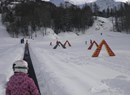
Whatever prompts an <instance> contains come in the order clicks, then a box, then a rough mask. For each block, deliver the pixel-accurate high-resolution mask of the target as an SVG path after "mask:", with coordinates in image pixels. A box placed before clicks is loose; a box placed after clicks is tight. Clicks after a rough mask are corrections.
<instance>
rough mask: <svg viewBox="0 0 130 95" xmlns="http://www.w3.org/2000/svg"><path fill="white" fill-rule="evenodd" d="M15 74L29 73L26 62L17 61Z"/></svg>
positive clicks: (14, 68) (14, 66)
mask: <svg viewBox="0 0 130 95" xmlns="http://www.w3.org/2000/svg"><path fill="white" fill-rule="evenodd" d="M13 70H14V72H23V73H28V63H27V62H26V61H25V60H17V61H15V62H14V64H13Z"/></svg>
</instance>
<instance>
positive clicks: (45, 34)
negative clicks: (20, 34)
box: [33, 28, 59, 40]
mask: <svg viewBox="0 0 130 95" xmlns="http://www.w3.org/2000/svg"><path fill="white" fill-rule="evenodd" d="M57 38H59V37H58V35H57V34H56V33H55V32H54V31H53V30H52V29H51V28H47V29H46V30H45V29H41V30H39V31H37V32H36V33H33V39H37V40H41V39H44V40H52V39H57Z"/></svg>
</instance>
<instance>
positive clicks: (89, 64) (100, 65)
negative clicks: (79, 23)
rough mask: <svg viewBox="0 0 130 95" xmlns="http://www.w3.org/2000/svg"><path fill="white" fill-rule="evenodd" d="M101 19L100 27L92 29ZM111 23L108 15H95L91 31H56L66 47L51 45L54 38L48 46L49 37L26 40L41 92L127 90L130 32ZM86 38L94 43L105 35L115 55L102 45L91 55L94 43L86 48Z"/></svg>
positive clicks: (71, 94)
mask: <svg viewBox="0 0 130 95" xmlns="http://www.w3.org/2000/svg"><path fill="white" fill-rule="evenodd" d="M102 21H104V23H103V25H102V26H103V27H101V26H100V29H99V30H96V28H95V27H96V26H97V24H98V23H100V22H102ZM111 25H112V24H111V23H110V21H109V19H105V18H98V21H97V22H95V24H94V26H93V27H92V28H91V32H90V31H89V32H86V34H85V35H80V36H76V35H74V34H73V33H72V34H71V33H69V34H68V35H67V34H65V35H63V34H62V35H59V39H58V40H60V41H61V42H62V43H64V42H65V41H66V40H69V42H70V43H71V45H72V47H69V46H67V48H66V49H63V48H62V47H61V46H60V47H58V48H57V49H53V47H54V46H55V42H56V40H55V39H52V42H53V44H52V46H49V43H50V40H49V41H45V42H43V41H36V40H35V41H30V53H31V58H32V62H33V64H34V67H35V70H36V74H37V78H38V82H39V85H40V89H41V93H42V95H129V94H130V91H129V89H130V76H129V74H130V70H129V69H130V63H129V61H130V58H129V57H130V50H129V49H130V45H129V44H128V43H130V35H127V34H121V33H114V32H111V31H110V30H109V29H111ZM103 30H104V32H103ZM100 31H101V32H103V35H100V33H101V32H100ZM70 36H71V37H70ZM90 39H91V40H96V41H97V43H98V44H99V43H100V42H101V41H102V40H103V39H105V40H106V41H107V43H108V44H109V46H110V47H111V49H112V50H113V51H114V53H115V54H116V56H114V57H109V56H108V54H107V51H106V50H105V47H103V48H102V51H101V53H100V55H99V57H97V58H93V57H91V56H92V54H93V52H94V51H95V49H96V47H95V46H94V47H93V48H92V50H88V47H89V46H90V43H89V41H90ZM85 41H87V42H88V44H85Z"/></svg>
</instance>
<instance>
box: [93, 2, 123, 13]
mask: <svg viewBox="0 0 130 95" xmlns="http://www.w3.org/2000/svg"><path fill="white" fill-rule="evenodd" d="M93 3H96V4H97V5H98V6H99V10H101V11H102V10H107V8H109V9H111V8H115V7H117V8H119V6H120V4H121V2H116V1H115V0H96V1H95V2H93Z"/></svg>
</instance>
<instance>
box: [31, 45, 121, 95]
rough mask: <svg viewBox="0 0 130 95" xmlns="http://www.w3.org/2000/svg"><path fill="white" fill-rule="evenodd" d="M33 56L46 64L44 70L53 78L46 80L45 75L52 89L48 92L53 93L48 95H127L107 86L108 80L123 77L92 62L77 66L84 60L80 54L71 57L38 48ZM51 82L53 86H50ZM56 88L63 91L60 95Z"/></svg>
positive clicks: (68, 54) (88, 61) (49, 85)
mask: <svg viewBox="0 0 130 95" xmlns="http://www.w3.org/2000/svg"><path fill="white" fill-rule="evenodd" d="M32 52H34V54H35V56H36V57H35V58H37V60H39V61H40V60H42V61H43V62H39V63H41V64H42V65H41V66H43V67H44V69H45V70H44V71H45V73H46V75H47V74H49V75H47V76H45V73H44V77H46V79H45V78H44V80H45V81H46V82H47V83H48V84H47V83H46V85H48V87H46V90H49V89H50V90H49V91H48V92H50V93H49V94H48V93H47V92H46V94H44V95H59V94H62V95H86V94H87V95H123V94H122V93H121V91H120V90H117V89H113V88H111V86H110V85H109V84H110V83H109V84H108V83H107V81H108V80H107V79H109V78H110V77H113V79H114V78H115V76H120V73H118V72H117V71H115V70H112V69H111V68H108V67H106V66H105V65H102V64H97V63H96V61H95V63H94V60H93V59H91V58H88V59H90V60H85V61H86V64H80V63H75V62H80V59H81V58H79V59H77V60H76V61H75V59H76V58H78V57H81V55H77V54H76V53H67V52H66V51H64V50H63V51H62V52H61V51H58V52H57V51H52V50H47V49H43V48H37V49H36V48H34V47H33V49H32ZM37 54H38V55H37ZM82 62H83V63H85V62H84V61H81V63H82ZM89 63H91V64H89ZM104 71H106V72H104ZM111 73H113V75H112V74H111ZM40 74H42V73H40ZM47 77H48V78H47ZM103 79H104V80H103ZM105 79H106V80H105ZM49 80H50V81H51V83H49V82H48V81H49ZM70 83H71V84H72V85H70ZM52 85H53V86H54V85H55V88H58V89H60V91H58V90H57V89H54V88H52V87H53V86H52ZM51 86H52V87H51ZM79 88H80V90H79ZM43 89H44V88H43ZM52 89H53V90H52ZM64 91H66V92H64Z"/></svg>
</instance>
